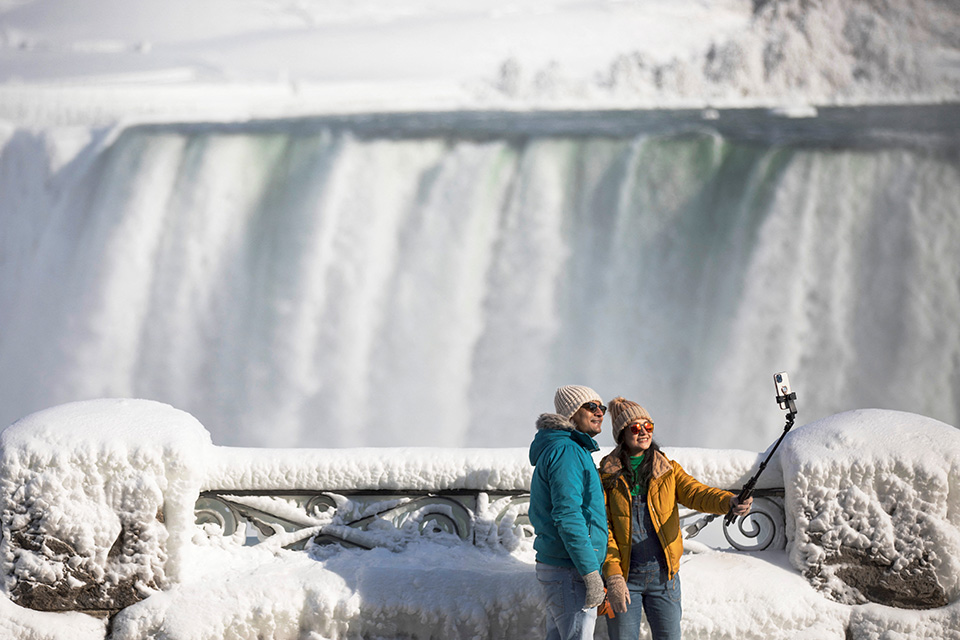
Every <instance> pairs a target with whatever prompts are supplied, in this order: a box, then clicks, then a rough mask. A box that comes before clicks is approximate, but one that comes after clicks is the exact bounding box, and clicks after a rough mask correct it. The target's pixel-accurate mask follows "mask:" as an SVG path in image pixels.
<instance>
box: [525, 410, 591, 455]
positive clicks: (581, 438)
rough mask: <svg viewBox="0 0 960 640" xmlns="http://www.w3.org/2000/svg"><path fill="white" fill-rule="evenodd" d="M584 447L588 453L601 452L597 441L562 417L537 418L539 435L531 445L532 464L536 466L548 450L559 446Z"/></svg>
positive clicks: (548, 415) (550, 415)
mask: <svg viewBox="0 0 960 640" xmlns="http://www.w3.org/2000/svg"><path fill="white" fill-rule="evenodd" d="M570 445H573V446H576V447H578V448H579V447H583V448H584V449H586V450H587V452H589V453H592V452H594V451H599V450H600V447H599V446H598V445H597V442H596V440H594V439H593V438H591V437H590V436H588V435H587V434H585V433H584V432H582V431H577V428H576V426H575V425H574V424H573V422H571V421H570V420H568V419H567V418H564V417H563V416H561V415H557V414H555V413H543V414H541V415H540V417H539V418H537V435H536V436H534V438H533V442H532V443H530V464H532V465H534V466H536V464H537V460H539V459H540V456H541V455H542V454H543V453H544V452H545V451H547V450H550V449H553V448H554V447H558V446H570Z"/></svg>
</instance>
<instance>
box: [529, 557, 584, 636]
mask: <svg viewBox="0 0 960 640" xmlns="http://www.w3.org/2000/svg"><path fill="white" fill-rule="evenodd" d="M537 580H539V581H540V586H541V587H542V588H543V595H544V597H545V599H546V602H547V620H546V622H547V624H546V626H547V636H546V637H547V640H592V638H593V628H594V626H595V625H596V624H597V609H596V608H593V609H588V610H587V611H584V610H583V605H584V604H585V603H586V601H587V587H586V585H585V584H584V583H583V577H582V576H581V575H580V574H579V573H577V570H576V569H573V568H572V567H554V566H553V565H549V564H544V563H542V562H538V563H537Z"/></svg>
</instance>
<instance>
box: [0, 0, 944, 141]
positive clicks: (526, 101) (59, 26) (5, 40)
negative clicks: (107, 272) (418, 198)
mask: <svg viewBox="0 0 960 640" xmlns="http://www.w3.org/2000/svg"><path fill="white" fill-rule="evenodd" d="M808 5H810V3H807V2H802V1H801V0H764V1H761V0H699V1H691V2H684V3H675V2H670V1H668V0H642V1H625V0H588V1H586V2H579V1H574V0H515V1H513V2H508V3H504V2H502V1H499V0H497V1H494V0H448V1H445V2H438V1H435V0H400V1H395V0H358V1H348V0H301V1H298V2H293V1H291V0H237V1H235V2H231V1H228V0H199V1H194V0H168V1H165V2H157V1H156V0H146V1H143V2H136V3H125V2H121V1H120V0H84V1H81V0H0V120H8V121H13V122H17V123H24V122H26V123H32V124H46V123H51V122H53V123H64V122H67V123H71V122H82V123H90V122H94V123H99V122H105V121H111V120H117V119H122V118H125V117H126V118H131V117H132V118H147V119H164V118H176V119H183V118H190V119H197V118H199V119H216V120H235V119H244V118H249V117H278V116H295V115H304V114H316V113H342V112H358V111H407V110H413V111H434V110H451V109H467V108H469V109H635V108H661V107H677V106H687V107H689V106H708V105H709V106H714V107H724V106H748V105H749V106H757V105H759V106H771V107H784V106H786V107H790V108H795V107H797V106H800V105H809V104H815V105H824V104H863V103H917V102H943V101H956V100H957V99H958V98H960V37H958V36H957V34H958V33H960V5H957V4H956V3H944V2H938V1H936V0H904V1H902V2H897V3H886V4H885V5H884V7H883V8H882V10H881V9H878V7H877V6H876V5H875V3H870V2H864V1H855V2H841V1H839V0H828V1H826V2H821V3H815V4H814V5H813V6H808Z"/></svg>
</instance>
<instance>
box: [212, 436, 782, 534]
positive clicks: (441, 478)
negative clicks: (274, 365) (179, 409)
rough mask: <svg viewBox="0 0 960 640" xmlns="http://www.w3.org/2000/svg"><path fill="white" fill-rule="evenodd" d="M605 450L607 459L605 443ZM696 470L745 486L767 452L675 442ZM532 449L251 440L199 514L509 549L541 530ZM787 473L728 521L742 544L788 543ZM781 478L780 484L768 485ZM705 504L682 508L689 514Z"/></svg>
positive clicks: (221, 520) (220, 462)
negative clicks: (747, 512)
mask: <svg viewBox="0 0 960 640" xmlns="http://www.w3.org/2000/svg"><path fill="white" fill-rule="evenodd" d="M607 451H608V449H607V450H604V451H602V452H600V453H598V454H597V458H599V457H600V456H601V455H603V454H605V453H606V452H607ZM665 451H666V453H667V455H669V456H670V457H672V458H674V459H676V460H678V461H679V462H680V463H681V464H682V465H683V466H684V467H685V468H686V469H687V470H688V471H689V472H690V473H692V474H693V475H694V476H695V477H697V478H699V479H701V480H702V481H704V482H706V483H708V484H712V485H714V486H721V487H728V488H730V489H731V490H736V489H738V488H739V486H740V484H742V482H743V480H744V479H745V478H746V477H748V476H749V473H750V471H751V470H752V469H753V468H754V466H755V463H756V460H757V454H755V453H751V452H745V451H718V450H712V449H672V448H667V449H665ZM527 455H528V454H527V450H526V449H525V448H511V449H442V448H409V449H335V450H331V449H246V448H233V447H215V448H214V450H213V452H212V456H211V459H210V463H209V465H208V472H207V479H206V481H205V483H204V491H203V492H202V493H201V495H200V498H199V500H198V501H197V505H196V516H197V523H198V525H199V526H201V527H203V528H204V529H206V530H207V531H208V532H218V533H219V534H221V535H223V536H227V537H230V538H233V539H235V540H236V542H237V543H238V544H246V545H257V544H261V543H266V542H267V541H269V545H270V546H281V547H284V548H293V549H296V548H303V547H304V546H306V545H307V544H308V543H311V542H312V543H316V544H325V543H339V544H343V545H347V546H355V547H363V548H372V547H376V546H386V547H389V548H394V549H398V548H400V547H401V546H402V544H403V541H405V540H409V539H410V534H411V532H412V533H417V534H425V533H426V534H449V535H453V536H456V537H458V538H460V539H461V540H462V541H463V542H466V543H472V544H478V545H481V546H486V545H489V544H494V543H495V544H501V545H504V546H506V547H507V548H511V547H512V546H513V545H515V544H516V540H517V539H518V538H520V539H522V538H529V537H531V536H532V535H533V530H532V528H531V527H530V524H529V520H528V519H527V509H528V505H529V487H530V478H531V476H532V471H533V469H532V467H531V466H530V463H529V461H528V459H527ZM781 477H782V476H781V475H780V474H779V473H778V470H774V472H773V473H770V475H769V476H768V478H769V480H768V485H762V486H763V488H761V489H758V490H757V491H756V493H755V494H754V497H755V506H754V510H753V514H752V515H751V516H748V517H747V518H744V519H740V520H739V521H738V522H736V523H734V524H732V525H731V526H729V527H726V526H723V525H722V520H718V521H716V524H714V525H711V526H712V527H721V526H722V527H723V532H724V536H725V537H726V539H727V541H728V542H729V543H730V544H731V545H732V546H734V547H735V548H737V549H740V550H743V551H758V550H763V549H767V548H783V546H784V545H785V543H786V534H785V518H784V512H783V499H782V498H783V488H782V487H778V486H776V481H777V480H778V479H779V478H781ZM770 485H772V486H770ZM699 516H700V514H698V513H696V512H693V511H689V510H682V511H681V524H682V525H686V524H687V523H688V522H693V521H695V520H696V519H697V518H699Z"/></svg>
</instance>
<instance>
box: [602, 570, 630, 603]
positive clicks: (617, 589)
mask: <svg viewBox="0 0 960 640" xmlns="http://www.w3.org/2000/svg"><path fill="white" fill-rule="evenodd" d="M607 601H608V602H610V607H611V608H612V609H613V612H614V613H623V612H624V611H626V610H627V605H628V604H629V603H630V591H629V590H628V589H627V581H626V580H624V579H623V576H622V575H620V574H619V573H616V574H614V575H612V576H610V577H609V578H607Z"/></svg>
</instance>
